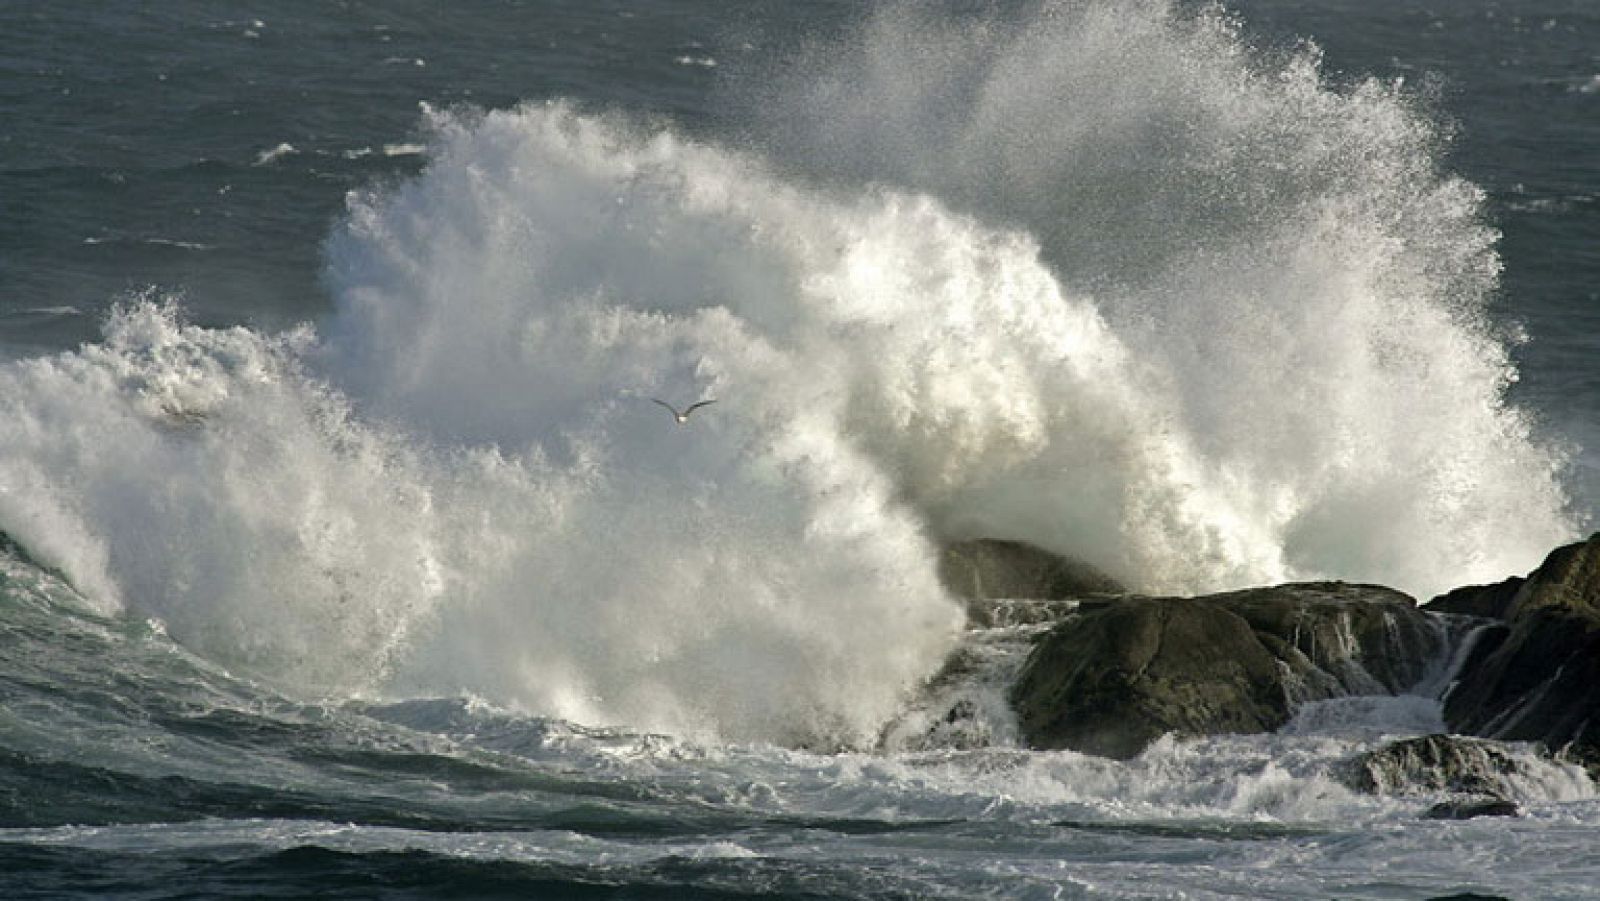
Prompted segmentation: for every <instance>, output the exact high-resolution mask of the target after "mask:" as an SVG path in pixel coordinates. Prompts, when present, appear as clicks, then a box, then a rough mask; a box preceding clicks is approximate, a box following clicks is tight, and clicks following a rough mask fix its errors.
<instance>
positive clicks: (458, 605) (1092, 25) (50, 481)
mask: <svg viewBox="0 0 1600 901" xmlns="http://www.w3.org/2000/svg"><path fill="white" fill-rule="evenodd" d="M1033 9H1034V11H1033V12H1031V13H1028V14H1026V15H1024V16H1023V17H1022V18H1021V19H1018V20H1013V21H1010V23H1009V24H1008V23H1007V21H1006V20H1002V19H1000V18H993V17H991V18H987V19H980V20H976V21H974V20H972V19H965V20H943V21H933V20H931V19H928V18H927V17H919V16H909V17H905V18H903V19H896V18H895V17H894V16H893V15H889V14H885V16H884V17H881V18H880V19H878V20H877V23H876V24H875V25H874V26H873V27H872V28H871V29H869V30H868V32H867V33H866V35H865V37H863V38H862V39H861V40H860V41H859V42H858V43H857V44H855V45H852V47H850V48H846V50H847V51H848V52H840V53H836V54H835V62H836V63H837V65H838V69H837V71H838V72H840V73H844V74H845V77H846V79H847V80H845V81H840V80H836V79H835V80H830V79H834V76H831V75H817V74H815V73H812V72H809V71H807V70H806V69H805V68H804V67H803V66H802V67H801V69H800V70H799V74H797V75H795V76H793V80H792V81H789V82H788V83H790V84H794V83H799V84H802V85H806V86H807V87H806V88H805V89H803V90H799V91H797V92H793V93H791V94H789V95H785V96H780V97H778V98H777V99H776V100H774V101H773V102H772V103H771V104H770V108H771V109H772V110H774V111H777V112H779V113H780V114H782V115H784V116H787V117H788V118H787V119H786V120H784V121H786V122H788V123H791V124H792V125H793V126H795V127H794V128H792V129H790V130H787V131H784V130H781V129H777V130H774V131H769V132H766V133H765V135H766V136H765V137H762V138H760V139H759V140H757V141H755V142H753V144H754V146H755V147H758V148H761V149H759V150H757V149H751V147H746V148H745V149H740V150H732V149H729V148H728V147H726V146H719V145H716V144H714V143H711V142H708V141H700V140H688V139H685V138H684V137H682V136H681V135H680V134H678V133H677V132H675V131H674V130H673V129H672V128H670V127H662V126H658V125H646V124H643V123H641V122H639V121H635V120H631V119H629V118H627V117H623V116H620V115H596V114H592V113H586V112H583V111H580V110H578V109H576V108H574V107H572V106H569V105H566V104H562V103H549V104H537V103H535V104H528V105H525V106H522V107H519V108H515V109H509V110H502V111H496V112H489V113H477V112H470V111H455V112H431V113H430V114H429V116H428V118H429V127H430V128H431V130H432V135H431V138H430V141H429V149H428V152H427V164H426V168H425V170H424V171H423V172H422V173H421V174H420V175H419V176H418V177H416V178H414V179H412V180H410V181H407V182H404V183H401V184H398V185H389V186H380V187H375V188H372V189H370V190H367V191H363V192H358V193H356V194H354V195H352V196H351V198H350V201H349V209H348V215H347V216H346V219H345V221H344V222H343V223H341V224H340V226H339V227H338V228H337V229H336V231H335V233H334V234H333V236H332V237H331V238H330V239H329V242H328V248H327V253H328V270H327V284H328V286H329V290H330V292H331V294H332V295H333V298H334V301H335V309H334V311H333V312H332V314H331V315H330V316H329V317H328V318H327V319H326V321H324V322H322V323H319V324H318V326H317V328H316V329H315V330H312V329H310V328H306V329H301V330H296V331H293V332H290V333H287V334H284V335H262V334H258V333H255V332H251V331H249V330H246V329H228V330H217V329H204V328H199V327H196V326H193V325H189V324H186V323H184V322H183V321H182V318H181V316H180V315H179V314H178V313H177V311H176V310H175V309H173V308H172V307H170V306H166V305H163V304H161V303H159V302H154V301H147V302H134V303H131V304H129V305H127V306H126V307H125V308H124V309H123V310H122V311H120V312H119V313H118V314H116V315H115V316H113V317H112V318H111V319H110V321H109V322H108V323H107V326H106V331H105V339H104V341H103V342H101V343H100V344H96V345H91V346H87V347H85V348H83V349H81V350H80V351H77V352H74V353H66V354H61V355H57V356H53V357H45V358H38V359H33V360H27V361H21V362H16V363H8V364H6V365H5V367H4V368H3V369H0V389H3V390H0V414H3V415H4V417H5V420H6V422H7V428H6V429H4V430H3V431H0V489H3V491H0V528H4V529H5V530H6V531H7V532H8V533H10V534H12V535H14V536H15V537H17V539H18V540H19V541H21V542H22V543H23V544H24V545H25V546H26V547H28V548H29V550H30V551H31V552H32V553H34V554H35V555H37V556H38V557H39V558H40V559H42V560H43V561H45V562H47V563H49V564H51V565H55V566H59V567H60V568H61V569H62V570H63V571H65V572H66V573H67V575H68V576H69V577H70V578H71V579H72V581H73V582H74V584H75V585H76V586H77V587H78V588H79V589H80V590H82V591H83V592H85V594H86V595H88V596H89V597H91V599H93V600H94V601H95V602H97V603H99V604H101V605H102V606H103V607H104V608H105V609H108V610H112V609H118V608H119V607H126V608H128V609H131V610H133V611H135V612H137V613H139V614H140V615H152V616H156V617H159V618H160V619H161V620H162V621H163V622H164V623H165V624H166V627H167V628H168V630H169V631H170V634H171V635H172V636H173V637H174V638H176V639H177V640H179V641H181V642H183V643H184V644H185V645H187V646H188V647H190V648H192V649H195V650H198V651H200V652H201V653H203V654H205V655H206V656H207V657H209V658H211V659H213V660H214V661H217V662H220V663H222V664H224V665H226V666H229V667H234V668H237V669H239V670H240V671H243V672H247V673H249V674H252V675H255V676H258V677H261V678H265V679H268V680H271V681H272V682H274V683H276V684H279V685H283V686H286V687H289V688H292V689H294V690H296V691H297V692H299V693H301V694H310V695H315V696H335V697H344V696H349V695H367V696H378V697H406V696H437V695H453V696H459V695H472V696H478V697H481V698H484V699H487V700H488V701H490V702H492V703H494V704H498V705H503V706H506V707H509V708H513V709H521V710H523V711H526V712H528V713H533V714H538V715H549V716H556V717H563V718H567V719H571V720H575V721H578V722H582V723H588V724H613V725H626V726H629V727H636V728H644V729H658V730H664V731H670V732H675V733H679V734H685V735H694V736H704V737H716V738H722V739H733V740H754V741H774V742H782V743H789V744H809V745H812V746H821V747H832V746H836V745H853V746H858V747H861V746H867V745H869V744H870V743H871V742H872V741H873V740H874V739H875V738H876V737H877V735H878V732H879V729H880V727H881V726H882V725H883V724H884V723H885V722H887V721H889V719H890V718H891V717H892V716H893V714H894V713H895V711H896V710H897V709H898V708H899V707H900V705H901V704H902V702H903V701H904V700H905V698H906V697H907V696H908V694H909V693H910V692H911V691H912V689H913V688H914V687H915V685H916V684H917V683H918V682H919V681H921V680H923V679H925V678H927V677H928V676H930V675H931V674H933V673H934V672H936V671H937V669H938V667H939V665H940V664H941V662H942V661H943V659H944V657H945V655H946V653H947V652H948V651H949V649H950V648H951V646H952V644H953V643H954V640H955V636H956V633H957V632H958V630H959V627H960V619H961V618H960V614H959V611H958V609H957V606H956V605H955V604H954V603H953V602H952V601H951V600H950V599H949V598H948V597H947V596H946V595H945V593H944V591H943V590H942V589H941V587H940V586H939V585H938V584H937V581H936V578H935V575H934V565H933V564H934V560H935V549H936V547H937V546H938V544H939V543H941V542H943V541H948V540H959V539H963V538H970V537H980V536H981V537H996V538H1011V539H1021V540H1027V541H1030V542H1033V543H1035V544H1040V545H1044V546H1047V547H1050V548H1053V549H1056V550H1060V551H1065V552H1069V553H1072V554H1075V555H1077V556H1079V557H1081V558H1083V559H1086V560H1087V561H1089V562H1091V563H1094V564H1096V565H1098V566H1100V567H1102V568H1104V569H1106V570H1108V571H1110V572H1112V573H1114V574H1115V575H1117V576H1118V577H1119V578H1121V579H1122V580H1123V581H1124V582H1126V583H1128V584H1130V585H1132V586H1134V587H1135V588H1137V589H1139V590H1143V591H1152V592H1154V591H1161V592H1168V591H1176V592H1182V591H1203V590H1211V589H1218V588H1226V587H1234V586H1239V585H1245V584H1252V583H1260V582H1269V581H1277V580H1282V579H1288V578H1299V577H1312V576H1328V577H1342V578H1351V579H1363V580H1372V581H1381V582H1386V583H1389V584H1394V585H1396V586H1397V587H1400V588H1404V589H1408V590H1411V591H1413V592H1417V593H1426V592H1431V591H1433V590H1436V589H1438V588H1443V587H1448V586H1451V585H1456V584H1461V583H1464V582H1468V581H1475V580H1487V579H1490V578H1498V577H1501V576H1503V575H1505V574H1506V573H1510V572H1518V571H1524V570H1526V569H1527V568H1528V567H1529V566H1530V565H1532V563H1533V562H1535V561H1536V559H1537V558H1538V556H1539V555H1540V554H1542V553H1543V552H1544V551H1546V550H1548V548H1549V547H1550V546H1553V545H1554V544H1557V543H1559V542H1560V541H1561V540H1564V539H1565V538H1567V537H1568V536H1569V535H1570V534H1571V532H1572V530H1573V524H1572V523H1571V522H1570V521H1569V520H1568V519H1567V517H1566V515H1565V513H1564V510H1563V498H1562V492H1561V489H1560V485H1559V483H1558V481H1557V477H1558V475H1559V471H1560V467H1561V465H1562V458H1561V456H1560V455H1559V454H1558V453H1557V452H1555V451H1553V450H1551V449H1548V448H1546V447H1543V446H1541V445H1539V444H1538V443H1536V442H1535V441H1533V440H1532V439H1531V438H1530V437H1529V432H1530V429H1529V424H1528V422H1527V421H1526V419H1525V418H1524V417H1523V415H1522V414H1520V413H1519V412H1517V411H1515V410H1512V409H1509V408H1507V407H1506V406H1505V405H1504V403H1503V401H1502V397H1501V394H1502V391H1503V389H1504V387H1505V385H1506V384H1507V382H1508V380H1510V379H1511V378H1513V377H1514V375H1515V373H1514V371H1513V370H1512V369H1511V367H1510V365H1509V363H1508V358H1507V356H1506V353H1505V350H1504V347H1503V346H1502V344H1501V343H1500V342H1499V341H1497V339H1496V337H1495V336H1494V334H1493V333H1492V332H1491V330H1490V329H1488V327H1487V326H1485V325H1484V323H1483V308H1484V305H1485V303H1486V302H1487V300H1488V298H1489V297H1490V295H1491V294H1492V292H1493V290H1494V283H1495V277H1496V271H1497V268H1498V262H1497V260H1496V258H1495V255H1494V253H1493V248H1492V242H1493V234H1492V233H1491V232H1490V231H1489V230H1487V229H1486V228H1484V227H1483V225H1482V223H1481V220H1480V217H1479V212H1478V197H1477V193H1476V191H1475V190H1474V189H1473V188H1472V187H1471V186H1469V185H1466V184H1464V183H1462V182H1460V181H1458V180H1453V179H1450V178H1448V177H1445V176H1443V175H1441V174H1439V173H1438V172H1437V171H1436V165H1437V163H1436V161H1437V159H1438V153H1439V144H1440V136H1439V134H1438V131H1437V129H1436V128H1435V127H1434V126H1433V125H1432V124H1431V123H1430V121H1429V120H1428V118H1427V117H1426V116H1425V115H1424V114H1423V113H1422V112H1419V111H1418V110H1417V109H1416V108H1415V106H1414V104H1413V102H1412V101H1410V100H1409V99H1408V97H1407V95H1405V94H1404V93H1403V92H1401V91H1399V90H1397V89H1395V88H1394V87H1392V86H1386V85H1373V84H1368V85H1361V86H1357V87H1354V88H1349V89H1339V90H1335V89H1330V88H1329V87H1328V86H1327V85H1326V84H1325V83H1324V79H1323V78H1322V76H1321V73H1320V72H1319V71H1318V65H1317V60H1316V57H1315V53H1314V52H1313V51H1311V50H1307V51H1305V52H1303V53H1298V54H1292V55H1290V56H1287V57H1284V58H1281V59H1271V58H1267V57H1263V56H1261V55H1259V54H1255V53H1253V52H1251V51H1249V50H1248V49H1247V48H1245V47H1244V45H1243V44H1242V42H1241V40H1240V38H1239V36H1238V35H1237V33H1236V30H1235V29H1234V27H1233V26H1232V24H1231V23H1230V22H1228V20H1226V19H1225V18H1222V17H1220V16H1218V15H1216V14H1215V13H1211V12H1200V13H1193V14H1179V13H1177V12H1175V11H1174V10H1173V9H1172V7H1170V6H1168V5H1166V4H1163V3H1156V2H1145V3H1137V4H1131V5H1129V4H1118V5H1110V4H1097V3H1087V2H1080V3H1057V4H1046V5H1043V6H1039V7H1036V8H1033ZM930 47H934V48H943V49H942V52H941V53H938V54H935V55H934V56H935V57H936V58H937V59H938V60H941V61H942V62H941V67H942V68H940V69H939V70H938V72H937V73H934V74H937V76H938V77H937V78H934V77H925V76H928V75H929V73H928V70H927V69H926V68H919V67H921V66H923V65H924V64H923V63H921V62H919V60H920V59H921V56H920V55H919V54H922V53H923V51H925V50H927V49H928V48H930ZM858 75H859V76H860V77H859V78H856V77H855V76H858ZM846 83H849V84H854V85H857V86H858V90H856V91H855V92H854V93H852V92H850V91H844V90H841V89H840V86H841V85H843V84H846ZM869 114H870V115H869ZM757 134H762V133H761V132H760V130H759V129H758V130H757ZM813 138H815V139H813ZM653 397H659V398H663V399H665V400H668V401H670V402H673V403H677V404H679V405H682V404H684V403H687V402H690V401H693V400H696V399H699V398H702V397H715V398H716V399H717V400H718V401H719V403H718V404H717V405H716V406H713V407H710V408H708V409H706V410H703V411H701V412H700V413H698V414H697V415H696V417H695V418H694V419H693V420H691V421H690V422H689V423H687V424H685V425H683V426H680V425H678V424H677V423H674V422H673V421H672V420H671V419H670V418H669V417H667V415H666V414H665V412H664V411H663V410H661V409H660V408H659V407H657V406H655V405H654V404H653V403H652V402H651V400H650V399H651V398H653ZM13 424H14V425H15V427H13Z"/></svg>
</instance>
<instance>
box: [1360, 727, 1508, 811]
mask: <svg viewBox="0 0 1600 901" xmlns="http://www.w3.org/2000/svg"><path fill="white" fill-rule="evenodd" d="M1522 774H1523V771H1522V767H1521V765H1520V764H1518V763H1517V759H1516V758H1515V757H1513V756H1511V755H1510V754H1508V753H1507V752H1506V751H1505V750H1504V749H1502V748H1499V747H1497V746H1496V745H1495V744H1494V743H1493V742H1489V741H1484V740H1482V739H1477V738H1464V737H1462V736H1459V735H1424V736H1422V737H1420V738H1408V739H1405V740H1404V741H1395V742H1390V743H1389V744H1386V745H1384V746H1383V747H1381V748H1378V749H1377V750H1375V751H1369V752H1367V753H1366V754H1362V755H1361V756H1359V757H1357V758H1356V759H1355V760H1353V761H1351V763H1350V766H1349V768H1348V770H1347V772H1346V773H1345V774H1344V779H1343V781H1344V782H1345V784H1347V785H1349V786H1350V787H1351V788H1353V789H1355V790H1356V791H1361V792H1367V793H1368V794H1374V795H1400V796H1404V795H1412V794H1423V793H1438V792H1451V793H1455V794H1463V795H1472V796H1477V799H1478V800H1482V799H1484V798H1491V799H1504V798H1505V797H1507V796H1509V795H1511V794H1512V793H1513V787H1512V785H1511V783H1510V782H1509V781H1508V778H1509V777H1512V776H1518V775H1522Z"/></svg>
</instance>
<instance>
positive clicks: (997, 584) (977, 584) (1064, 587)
mask: <svg viewBox="0 0 1600 901" xmlns="http://www.w3.org/2000/svg"><path fill="white" fill-rule="evenodd" d="M939 579H940V581H941V582H943V583H944V586H945V588H947V589H949V591H950V593H951V594H954V595H956V596H957V597H961V598H965V599H966V600H967V613H968V620H969V622H970V623H971V624H972V625H974V626H977V627H980V628H989V627H993V626H1005V625H1017V624H1024V623H1038V622H1049V621H1051V620H1054V619H1059V618H1060V617H1061V616H1062V615H1063V614H1064V613H1066V612H1069V611H1070V610H1071V605H1070V604H1069V605H1062V604H1059V603H1052V602H1058V601H1063V600H1067V599H1071V598H1079V597H1084V596H1089V595H1097V594H1121V593H1123V592H1124V591H1126V590H1127V589H1125V588H1123V586H1122V584H1121V583H1119V582H1118V581H1117V580H1115V579H1113V578H1111V577H1110V576H1108V575H1106V574H1105V573H1103V572H1101V571H1100V570H1098V569H1096V568H1094V567H1093V566H1090V565H1089V564H1087V563H1083V562H1082V561H1079V560H1073V559H1071V558H1068V557H1063V556H1061V555H1060V554H1055V553H1051V552H1050V551H1047V550H1044V549H1043V548H1038V547H1035V546H1033V545H1031V544H1025V543H1023V542H1020V541H999V540H995V539H989V538H980V539H977V540H974V541H961V542H957V543H955V544H950V545H946V546H945V548H944V550H943V552H942V553H941V554H940V555H939Z"/></svg>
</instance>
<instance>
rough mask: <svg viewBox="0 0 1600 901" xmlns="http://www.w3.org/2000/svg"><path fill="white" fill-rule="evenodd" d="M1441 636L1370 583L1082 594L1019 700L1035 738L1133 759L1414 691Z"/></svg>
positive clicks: (1038, 656) (1036, 659) (1032, 667)
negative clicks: (1156, 744) (1316, 706)
mask: <svg viewBox="0 0 1600 901" xmlns="http://www.w3.org/2000/svg"><path fill="white" fill-rule="evenodd" d="M1441 645H1442V638H1441V637H1440V631H1439V630H1438V629H1436V628H1434V627H1433V625H1432V624H1431V623H1430V622H1429V620H1428V618H1427V617H1426V616H1425V615H1424V614H1422V613H1421V612H1419V611H1418V610H1417V608H1416V606H1415V603H1414V602H1413V601H1412V599H1411V598H1409V597H1407V596H1406V595H1403V594H1401V593H1399V592H1397V591H1393V590H1390V589H1387V588H1382V587H1378V586H1370V585H1349V584H1345V583H1339V582H1322V583H1308V584H1297V585H1282V586H1277V587H1273V588H1259V589H1251V590H1247V591H1237V592H1230V593H1227V594H1219V595H1209V596H1205V597H1198V598H1133V597H1129V598H1115V599H1101V600H1095V601H1085V602H1084V603H1083V604H1082V605H1081V606H1080V612H1079V614H1078V615H1077V616H1074V617H1072V618H1070V619H1068V620H1066V621H1064V622H1062V623H1061V624H1060V625H1059V626H1057V627H1056V628H1055V629H1054V630H1052V631H1051V632H1050V633H1049V634H1048V635H1047V636H1045V637H1044V638H1043V639H1042V640H1041V641H1040V642H1039V644H1038V645H1037V646H1036V647H1035V649H1034V651H1033V653H1032V654H1031V655H1030V657H1029V658H1028V661H1027V663H1026V664H1025V665H1024V667H1023V671H1022V674H1021V676H1020V677H1019V678H1018V680H1017V682H1016V683H1015V686H1014V687H1013V689H1012V703H1013V705H1014V707H1015V708H1016V711H1017V717H1018V723H1019V726H1020V728H1021V730H1022V735H1023V737H1024V739H1025V740H1026V741H1027V742H1028V743H1029V744H1030V745H1032V746H1033V747H1037V748H1070V749H1073V750H1077V751H1082V752H1085V753H1090V754H1098V755H1102V756H1107V757H1117V758H1126V757H1131V756H1133V755H1135V754H1137V753H1139V752H1140V751H1141V750H1143V749H1144V747H1145V746H1146V745H1147V744H1149V742H1150V741H1152V740H1154V739H1155V738H1157V737H1158V736H1160V735H1162V734H1164V733H1167V732H1176V733H1179V734H1183V735H1201V734H1213V733H1221V732H1266V731H1271V730H1274V729H1277V728H1278V727H1279V726H1282V725H1283V724H1284V723H1286V722H1288V720H1289V718H1290V717H1291V716H1292V715H1293V712H1294V708H1295V707H1296V706H1297V705H1298V704H1300V703H1303V702H1306V701H1311V700H1319V699H1322V698H1330V697H1338V696H1341V695H1349V694H1376V693H1397V692H1400V691H1403V690H1405V689H1407V688H1410V687H1411V686H1412V685H1414V684H1415V683H1416V682H1417V681H1419V680H1420V679H1421V678H1422V676H1423V675H1424V674H1425V673H1426V670H1427V665H1428V663H1429V662H1430V661H1431V660H1433V659H1434V658H1435V657H1436V656H1437V655H1438V654H1439V653H1440V652H1441V650H1442V647H1441Z"/></svg>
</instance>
